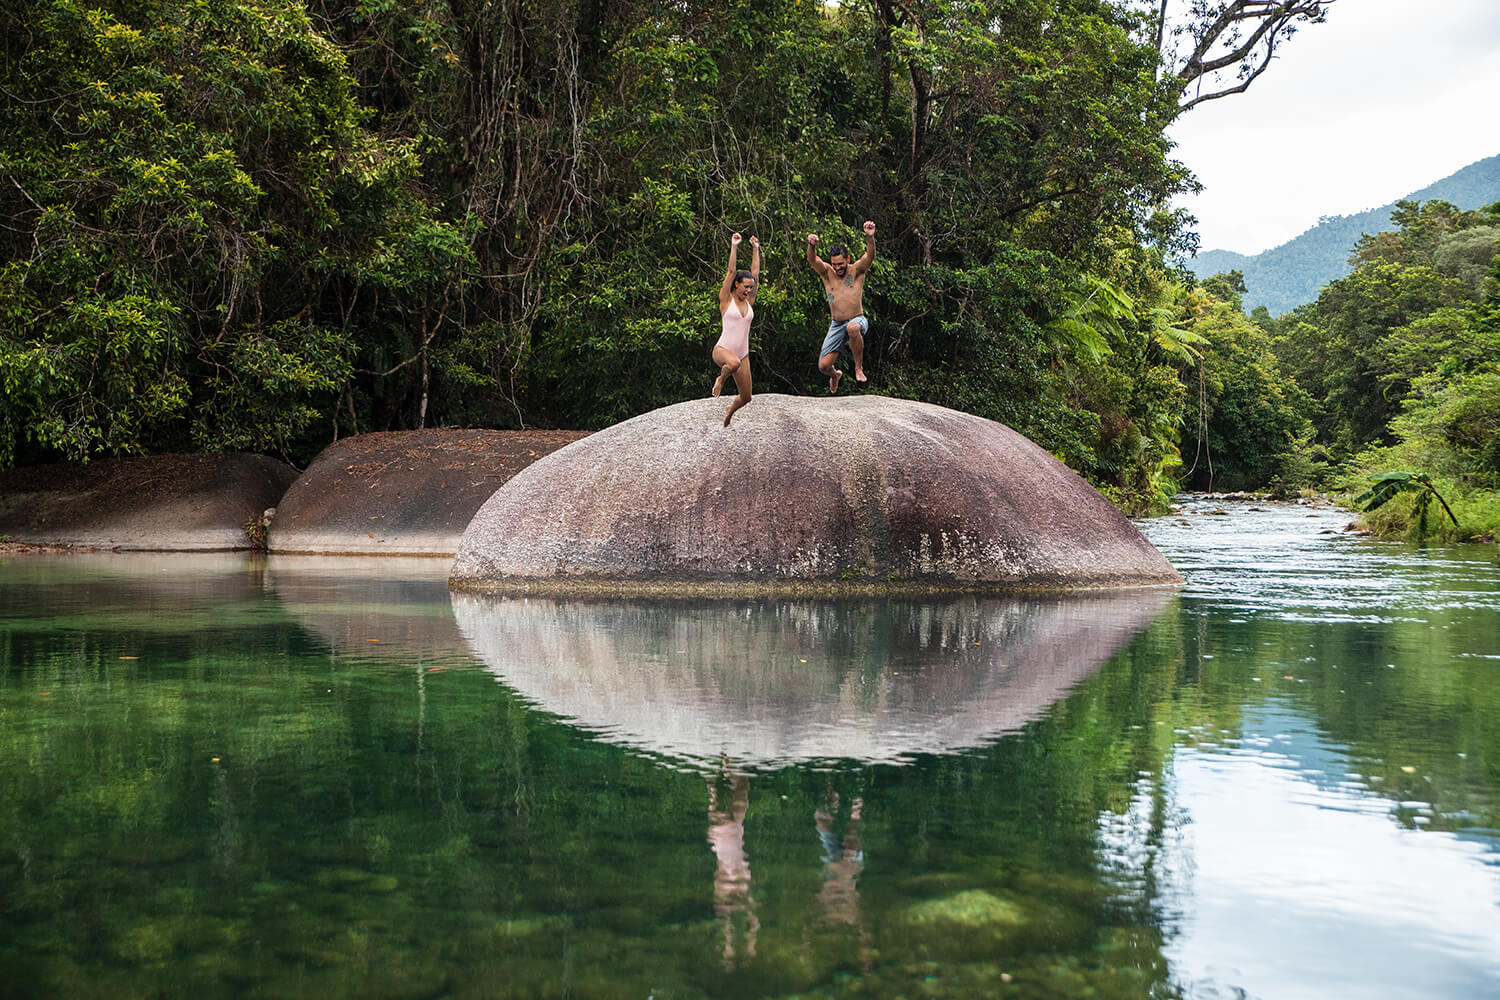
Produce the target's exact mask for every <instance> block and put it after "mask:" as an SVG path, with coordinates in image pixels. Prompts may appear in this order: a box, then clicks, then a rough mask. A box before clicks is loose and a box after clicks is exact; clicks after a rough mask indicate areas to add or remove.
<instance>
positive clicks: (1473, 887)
mask: <svg viewBox="0 0 1500 1000" xmlns="http://www.w3.org/2000/svg"><path fill="white" fill-rule="evenodd" d="M1242 733H1243V735H1242V737H1241V738H1240V739H1238V740H1235V741H1233V742H1232V743H1228V744H1226V743H1218V744H1215V743H1211V742H1204V743H1201V744H1197V745H1187V746H1181V747H1179V748H1178V749H1177V750H1176V751H1175V753H1174V756H1173V761H1172V764H1171V767H1170V769H1169V770H1168V772H1167V773H1166V775H1165V776H1164V777H1163V779H1162V782H1163V787H1162V788H1160V789H1158V788H1156V787H1155V784H1154V781H1153V780H1152V779H1151V778H1150V777H1148V776H1143V778H1142V779H1141V781H1140V782H1139V783H1138V785H1137V793H1136V796H1135V799H1134V801H1133V803H1132V806H1131V808H1130V809H1129V810H1128V812H1127V813H1126V814H1125V815H1123V816H1114V815H1109V814H1106V817H1105V818H1104V821H1103V823H1102V826H1101V835H1102V841H1103V846H1104V855H1105V857H1106V859H1107V860H1108V862H1109V863H1110V866H1111V867H1113V868H1114V870H1115V873H1116V879H1115V881H1116V884H1117V888H1118V889H1119V890H1120V891H1122V892H1124V893H1126V894H1127V895H1130V894H1135V893H1138V892H1139V891H1141V889H1142V888H1144V886H1143V884H1142V882H1143V879H1144V877H1145V876H1144V875H1143V874H1142V873H1146V872H1149V873H1150V876H1151V878H1152V880H1153V881H1154V890H1155V894H1156V905H1157V907H1158V913H1159V916H1160V918H1161V920H1162V924H1163V930H1164V932H1165V935H1166V940H1167V944H1166V948H1165V954H1166V956H1167V958H1168V960H1169V961H1170V962H1171V963H1172V968H1173V978H1174V980H1175V981H1176V982H1177V983H1179V984H1180V985H1181V986H1182V987H1183V989H1184V991H1185V992H1186V993H1187V994H1188V995H1189V996H1192V997H1220V996H1223V997H1237V996H1250V997H1266V998H1278V1000H1288V998H1299V997H1307V998H1325V1000H1326V998H1335V997H1336V998H1339V1000H1345V998H1359V997H1370V998H1381V1000H1390V998H1395V997H1464V998H1475V997H1500V871H1497V861H1500V844H1497V842H1496V840H1495V838H1494V837H1493V836H1491V835H1490V834H1489V832H1488V831H1479V830H1470V831H1466V832H1461V833H1457V834H1455V833H1446V832H1438V831H1432V830H1426V829H1421V828H1412V827H1409V826H1404V825H1403V824H1401V823H1400V822H1398V821H1397V819H1396V818H1395V813H1396V811H1397V810H1398V809H1399V808H1403V807H1407V806H1409V807H1411V808H1413V809H1416V810H1418V811H1421V810H1425V809H1428V806H1427V804H1426V803H1421V802H1410V803H1400V804H1398V803H1393V802H1392V801H1390V800H1389V799H1387V798H1383V797H1381V796H1379V795H1377V794H1376V793H1375V792H1373V791H1371V790H1370V789H1369V788H1367V787H1366V786H1364V785H1363V784H1361V783H1360V781H1359V780H1358V777H1357V776H1356V775H1352V774H1350V773H1349V770H1350V762H1349V761H1348V758H1347V756H1346V754H1345V752H1344V751H1343V749H1342V748H1341V747H1339V746H1337V745H1335V744H1331V743H1329V742H1328V741H1327V740H1326V739H1324V738H1322V737H1321V736H1320V735H1319V734H1318V733H1317V730H1316V727H1315V725H1314V723H1313V720H1311V719H1310V718H1307V717H1305V716H1303V715H1300V714H1299V713H1297V712H1295V711H1294V710H1293V709H1292V708H1291V707H1290V706H1289V705H1287V704H1285V703H1277V702H1274V701H1273V702H1271V703H1269V704H1267V705H1266V706H1264V707H1263V708H1261V707H1257V708H1254V709H1251V710H1249V711H1247V714H1246V716H1245V718H1244V726H1243V731H1242ZM1158 793H1160V799H1161V800H1162V803H1161V804H1159V803H1158V802H1157V801H1156V800H1157V798H1158ZM1154 818H1155V819H1156V820H1157V821H1158V823H1159V828H1160V833H1159V834H1153V833H1152V831H1151V828H1152V826H1153V819H1154Z"/></svg>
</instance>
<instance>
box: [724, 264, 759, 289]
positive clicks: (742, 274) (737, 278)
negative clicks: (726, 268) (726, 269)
mask: <svg viewBox="0 0 1500 1000" xmlns="http://www.w3.org/2000/svg"><path fill="white" fill-rule="evenodd" d="M746 278H749V279H750V280H751V281H754V280H755V275H753V274H751V273H750V272H749V271H747V270H745V269H744V268H743V267H742V268H740V269H739V270H738V271H736V272H734V280H733V281H731V282H730V283H729V287H730V288H738V287H740V282H742V281H744V280H745V279H746Z"/></svg>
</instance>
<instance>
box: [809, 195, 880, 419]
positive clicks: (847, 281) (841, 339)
mask: <svg viewBox="0 0 1500 1000" xmlns="http://www.w3.org/2000/svg"><path fill="white" fill-rule="evenodd" d="M864 228H865V255H864V256H863V257H861V258H859V260H856V261H854V262H852V263H851V262H850V260H849V251H848V250H846V249H844V245H843V244H842V243H835V244H834V245H833V247H832V249H830V250H829V252H828V260H827V261H824V260H823V258H821V257H819V256H818V254H817V251H816V250H814V249H813V248H814V247H816V246H817V245H818V234H817V233H808V234H807V263H808V265H809V266H810V267H812V269H813V270H814V271H816V272H818V277H820V278H822V279H823V290H824V291H825V292H827V294H828V309H829V311H830V312H831V313H832V314H833V322H831V323H829V324H828V336H826V337H824V338H823V349H822V350H821V351H819V352H818V355H819V356H818V371H820V372H822V373H823V374H824V375H827V376H828V391H829V392H838V391H839V379H841V378H843V377H844V373H843V372H841V371H840V370H839V368H838V360H839V352H840V351H841V350H843V347H844V343H845V341H847V342H848V344H849V350H850V352H851V353H852V354H853V355H854V381H856V382H866V381H869V380H868V379H866V378H865V334H866V333H868V332H869V330H870V321H869V319H867V318H866V317H865V315H864V311H865V310H864V297H865V275H866V274H868V273H869V271H870V262H871V261H873V260H874V259H875V223H873V222H866V223H865V227H864Z"/></svg>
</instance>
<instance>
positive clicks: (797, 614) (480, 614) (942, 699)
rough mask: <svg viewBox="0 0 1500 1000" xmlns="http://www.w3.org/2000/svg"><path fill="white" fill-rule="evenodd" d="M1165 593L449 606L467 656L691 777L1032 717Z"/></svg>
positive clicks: (875, 750) (897, 750)
mask: <svg viewBox="0 0 1500 1000" xmlns="http://www.w3.org/2000/svg"><path fill="white" fill-rule="evenodd" d="M1171 597H1172V592H1171V591H1168V590H1136V591H1127V592H1122V591H1113V592H1109V593H1104V594H1091V595H1083V596H1067V597H1047V598H1037V599H998V598H974V597H965V598H955V599H948V600H933V601H925V602H918V601H869V602H856V601H841V602H832V601H829V602H817V601H769V600H767V601H755V600H742V601H716V602H687V601H588V600H575V599H551V598H541V599H538V598H536V597H530V598H521V597H512V598H505V597H496V596H490V595H482V594H472V593H463V592H455V593H454V594H453V611H454V617H455V618H456V620H457V622H458V626H459V629H460V630H461V631H462V633H463V635H464V638H465V639H466V640H467V641H468V643H469V645H470V647H471V649H472V651H473V653H474V654H475V655H476V656H477V657H478V658H479V659H480V660H481V661H482V662H483V663H484V664H485V665H487V666H488V667H489V668H490V669H491V670H492V671H494V672H495V674H496V675H497V676H498V677H499V678H500V679H501V680H502V681H504V683H506V684H507V685H509V686H510V687H512V688H514V689H515V690H516V691H517V692H518V693H520V694H521V695H522V696H523V697H525V698H527V699H529V700H530V701H532V702H533V703H534V704H536V705H537V706H538V707H539V708H541V709H543V710H544V711H547V712H551V713H553V714H556V715H558V716H561V717H562V718H564V719H565V720H567V721H569V722H571V723H573V724H575V725H577V726H579V727H581V728H583V729H586V730H588V731H590V732H592V733H594V734H596V735H598V736H599V737H601V738H603V739H605V740H607V741H609V742H611V743H616V744H620V745H624V746H630V747H634V748H637V749H640V750H644V751H647V752H649V753H653V754H658V755H662V756H665V757H667V758H671V759H673V760H675V761H679V762H682V763H689V764H691V765H693V766H703V767H716V766H717V765H718V763H719V761H721V760H722V759H723V758H724V757H726V756H727V757H728V759H729V760H731V761H733V762H735V764H736V766H737V767H740V768H755V767H768V766H779V765H784V764H788V763H792V762H797V761H809V760H821V759H852V760H860V761H865V762H888V763H896V762H901V761H903V760H906V759H909V758H910V757H911V756H912V755H914V754H922V753H944V752H951V751H954V750H959V749H963V748H968V747H974V746H978V745H981V744H983V743H984V742H986V741H988V740H990V739H992V738H994V737H995V736H997V735H999V734H1001V733H1005V732H1009V731H1013V730H1015V729H1017V728H1019V727H1020V726H1022V725H1024V724H1025V723H1026V722H1028V721H1030V720H1032V719H1034V718H1036V717H1037V716H1039V715H1040V714H1041V713H1042V712H1043V711H1045V710H1046V708H1047V707H1048V706H1049V705H1051V704H1052V703H1053V702H1055V701H1056V700H1057V699H1059V698H1060V697H1062V696H1063V695H1064V694H1065V693H1066V692H1067V691H1068V690H1069V689H1070V688H1072V687H1073V686H1074V685H1076V684H1078V683H1079V682H1080V681H1082V680H1083V679H1084V678H1086V677H1088V676H1089V675H1090V674H1091V673H1093V672H1094V671H1095V670H1097V669H1098V668H1099V666H1100V665H1101V664H1103V663H1104V662H1105V661H1106V660H1108V659H1109V658H1110V657H1111V656H1113V655H1114V654H1115V653H1116V652H1117V651H1118V650H1119V649H1121V648H1122V647H1123V646H1124V645H1125V644H1126V643H1127V642H1129V641H1130V639H1131V638H1132V637H1133V636H1134V635H1135V634H1136V633H1137V632H1139V631H1140V630H1141V629H1143V628H1144V627H1145V626H1146V625H1148V624H1149V623H1150V622H1151V620H1152V619H1153V618H1154V617H1155V616H1156V614H1157V613H1158V612H1159V611H1160V610H1161V609H1162V607H1163V606H1165V605H1166V603H1167V602H1168V601H1169V600H1170V599H1171Z"/></svg>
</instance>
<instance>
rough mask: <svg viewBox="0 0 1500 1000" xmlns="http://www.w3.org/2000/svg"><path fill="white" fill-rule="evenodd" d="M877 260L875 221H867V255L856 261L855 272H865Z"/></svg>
mask: <svg viewBox="0 0 1500 1000" xmlns="http://www.w3.org/2000/svg"><path fill="white" fill-rule="evenodd" d="M874 261H875V223H874V222H866V223H865V255H864V256H863V257H861V258H860V259H859V260H857V261H855V262H854V267H853V271H854V273H855V274H864V273H865V272H866V271H868V270H869V269H870V265H871V264H872V263H873V262H874Z"/></svg>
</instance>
